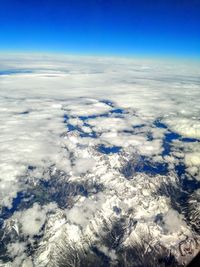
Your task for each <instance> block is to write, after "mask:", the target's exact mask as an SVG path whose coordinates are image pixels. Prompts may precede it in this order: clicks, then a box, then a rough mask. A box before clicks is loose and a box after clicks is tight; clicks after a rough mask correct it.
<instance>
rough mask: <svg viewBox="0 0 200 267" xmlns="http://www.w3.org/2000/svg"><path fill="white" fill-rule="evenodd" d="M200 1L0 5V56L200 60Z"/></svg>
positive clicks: (46, 0) (70, 0)
mask: <svg viewBox="0 0 200 267" xmlns="http://www.w3.org/2000/svg"><path fill="white" fill-rule="evenodd" d="M199 14H200V1H199V0H138V1H135V0H1V1H0V51H12V52H16V51H20V52H23V51H35V52H37V51H39V52H40V51H42V52H61V53H62V52H64V53H78V54H106V55H107V54H111V55H125V56H127V55H141V56H146V55H147V56H152V55H154V56H155V55H156V56H178V57H193V58H200V15H199Z"/></svg>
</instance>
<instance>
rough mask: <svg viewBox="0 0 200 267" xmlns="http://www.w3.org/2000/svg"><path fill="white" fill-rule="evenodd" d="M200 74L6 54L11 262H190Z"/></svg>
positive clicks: (199, 207)
mask: <svg viewBox="0 0 200 267" xmlns="http://www.w3.org/2000/svg"><path fill="white" fill-rule="evenodd" d="M199 70H200V67H199V66H198V65H195V64H193V65H192V64H191V65H188V64H184V63H179V64H178V63H176V65H174V63H173V64H172V63H170V62H159V61H150V60H149V61H144V60H143V61H142V60H141V61H139V60H128V59H119V58H103V57H91V58H90V57H72V56H63V57H61V56H60V57H59V56H56V57H53V56H43V57H42V56H31V55H29V56H28V55H26V56H25V55H22V56H19V55H18V56H4V57H3V56H1V61H0V142H1V146H0V152H1V157H0V203H1V206H0V207H1V209H0V240H1V246H0V266H2V267H3V266H4V267H8V266H12V267H18V266H22V267H29V266H30V267H32V266H37V267H45V266H48V267H49V266H50V267H51V266H53V267H57V266H65V267H68V266H80V267H85V266H86V267H87V266H118V267H121V266H124V267H125V266H127V267H134V266H137V267H144V266H146V267H150V266H185V265H187V263H188V262H189V261H190V260H191V259H192V258H193V257H194V256H195V254H196V253H197V252H198V250H199V234H200V202H199V201H200V193H199V190H200V189H199V188H200V105H199V99H200V78H199Z"/></svg>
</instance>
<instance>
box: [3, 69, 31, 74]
mask: <svg viewBox="0 0 200 267" xmlns="http://www.w3.org/2000/svg"><path fill="white" fill-rule="evenodd" d="M30 73H33V70H28V69H12V70H0V75H12V74H30Z"/></svg>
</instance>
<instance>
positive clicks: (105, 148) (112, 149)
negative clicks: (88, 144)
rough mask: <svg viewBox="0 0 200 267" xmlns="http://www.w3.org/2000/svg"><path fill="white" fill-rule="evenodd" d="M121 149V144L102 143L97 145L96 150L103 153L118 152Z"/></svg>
mask: <svg viewBox="0 0 200 267" xmlns="http://www.w3.org/2000/svg"><path fill="white" fill-rule="evenodd" d="M121 149H122V147H121V146H105V145H104V144H101V145H99V146H98V151H99V152H101V153H103V154H114V153H119V152H120V151H121Z"/></svg>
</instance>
